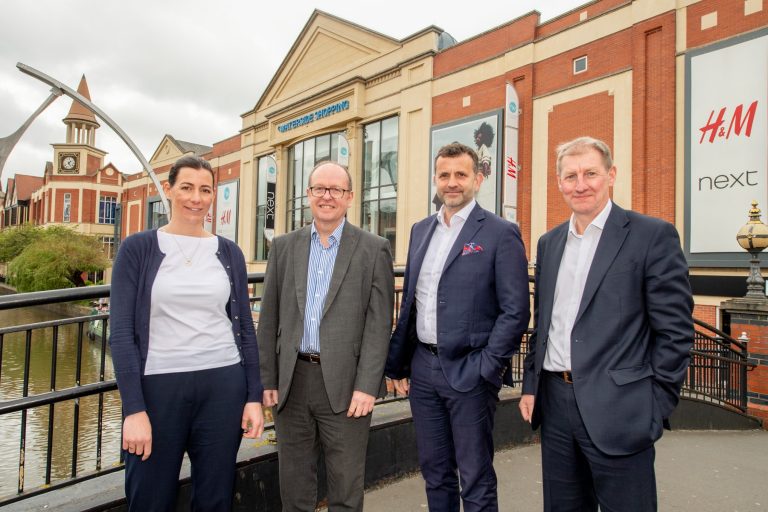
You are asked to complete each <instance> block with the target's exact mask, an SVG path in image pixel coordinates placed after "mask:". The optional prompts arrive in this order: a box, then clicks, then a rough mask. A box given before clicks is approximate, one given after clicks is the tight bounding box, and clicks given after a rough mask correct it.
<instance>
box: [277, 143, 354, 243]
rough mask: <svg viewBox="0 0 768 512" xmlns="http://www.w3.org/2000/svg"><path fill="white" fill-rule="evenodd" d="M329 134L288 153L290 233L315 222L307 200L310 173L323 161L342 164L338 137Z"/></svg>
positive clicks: (296, 146)
mask: <svg viewBox="0 0 768 512" xmlns="http://www.w3.org/2000/svg"><path fill="white" fill-rule="evenodd" d="M342 133H343V132H335V133H327V134H325V135H320V136H318V137H315V138H314V139H307V140H304V141H301V142H299V143H298V144H294V145H293V146H291V147H290V148H289V149H288V230H289V231H293V230H294V229H298V228H300V227H302V226H304V225H306V224H309V223H310V222H312V213H311V212H310V210H309V201H308V200H307V195H306V193H307V186H308V185H309V173H310V172H311V171H312V168H313V167H314V166H315V164H316V163H317V162H320V161H322V160H333V161H335V162H338V161H339V136H340V135H341V134H342Z"/></svg>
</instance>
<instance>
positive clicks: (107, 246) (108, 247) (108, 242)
mask: <svg viewBox="0 0 768 512" xmlns="http://www.w3.org/2000/svg"><path fill="white" fill-rule="evenodd" d="M101 246H102V248H103V249H104V254H105V255H106V256H107V258H109V259H112V256H114V254H115V237H113V236H106V235H105V236H102V237H101ZM94 282H95V281H94Z"/></svg>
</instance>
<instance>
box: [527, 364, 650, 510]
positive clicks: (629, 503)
mask: <svg viewBox="0 0 768 512" xmlns="http://www.w3.org/2000/svg"><path fill="white" fill-rule="evenodd" d="M541 378H542V379H543V380H542V383H541V389H540V392H541V393H543V395H542V396H541V400H540V404H541V407H542V410H541V455H542V457H541V459H542V472H543V474H544V510H545V511H547V512H549V511H552V512H571V511H573V512H596V511H597V506H598V504H599V505H600V511H601V512H653V511H655V510H656V477H655V474H654V469H653V464H654V459H655V455H656V452H655V450H654V447H653V445H651V446H650V447H649V448H647V449H645V450H643V451H641V452H639V453H635V454H632V455H628V456H624V457H615V456H610V455H606V454H604V453H602V452H601V451H600V450H598V449H597V447H595V445H594V444H593V443H592V441H591V440H590V438H589V434H588V433H587V430H586V428H585V427H584V421H583V420H582V419H581V414H580V413H579V408H578V406H577V404H576V396H575V394H574V392H573V385H572V384H568V383H567V382H565V381H563V380H562V379H560V378H558V377H556V376H553V375H551V374H548V373H546V372H542V374H541ZM649 428H650V426H649Z"/></svg>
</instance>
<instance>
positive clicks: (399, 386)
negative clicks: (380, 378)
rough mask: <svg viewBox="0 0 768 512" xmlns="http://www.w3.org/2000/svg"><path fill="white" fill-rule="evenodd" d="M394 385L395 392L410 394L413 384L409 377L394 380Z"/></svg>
mask: <svg viewBox="0 0 768 512" xmlns="http://www.w3.org/2000/svg"><path fill="white" fill-rule="evenodd" d="M392 386H393V387H394V388H395V393H397V394H398V395H401V396H408V391H410V389H411V385H410V383H409V381H408V379H407V378H405V379H400V380H394V379H393V380H392Z"/></svg>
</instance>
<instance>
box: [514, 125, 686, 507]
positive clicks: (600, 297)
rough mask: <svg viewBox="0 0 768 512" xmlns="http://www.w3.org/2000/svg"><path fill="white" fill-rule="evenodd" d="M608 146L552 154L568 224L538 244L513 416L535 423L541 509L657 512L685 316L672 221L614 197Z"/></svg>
mask: <svg viewBox="0 0 768 512" xmlns="http://www.w3.org/2000/svg"><path fill="white" fill-rule="evenodd" d="M615 179H616V167H615V166H614V165H613V162H612V159H611V151H610V149H609V148H608V146H607V145H606V144H605V143H604V142H602V141H599V140H596V139H593V138H589V137H582V138H579V139H576V140H573V141H571V142H568V143H565V144H563V145H561V146H560V147H559V148H558V150H557V183H558V188H559V189H560V191H561V192H562V194H563V198H564V199H565V202H566V203H567V204H568V206H569V207H570V208H571V210H572V215H571V219H570V221H568V222H565V223H564V224H561V225H560V226H558V227H556V228H555V229H553V230H552V231H550V232H548V233H547V234H545V235H544V236H542V237H541V239H539V243H538V249H537V254H536V292H535V295H534V333H533V335H532V337H531V340H530V350H529V353H528V355H527V357H526V358H525V374H524V377H523V396H522V398H521V400H520V411H521V413H522V415H523V419H525V420H526V421H530V422H531V424H532V426H533V428H537V427H538V426H539V425H540V426H541V451H542V471H543V474H544V509H545V510H547V511H596V510H597V507H598V504H599V505H600V508H601V510H603V511H604V512H608V511H621V512H633V511H653V510H656V508H657V503H656V478H655V475H654V467H653V463H654V457H655V451H654V442H655V441H656V440H657V439H658V438H659V437H661V433H662V427H663V426H668V421H667V420H668V418H669V416H670V414H672V411H673V410H674V408H675V406H676V405H677V402H678V399H679V394H680V387H681V385H682V382H683V379H684V378H685V374H686V370H687V368H688V361H689V354H688V351H689V350H690V348H691V344H692V341H693V319H692V316H691V315H692V308H693V301H692V298H691V290H690V285H689V283H688V266H687V264H686V261H685V257H684V256H683V252H682V250H681V249H680V240H679V238H678V235H677V231H676V230H675V227H674V226H672V225H671V224H669V223H667V222H664V221H661V220H659V219H654V218H652V217H646V216H644V215H640V214H637V213H634V212H632V211H628V210H624V209H622V208H620V207H619V206H618V205H616V204H613V203H612V201H611V200H610V187H612V186H613V183H614V180H615Z"/></svg>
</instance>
